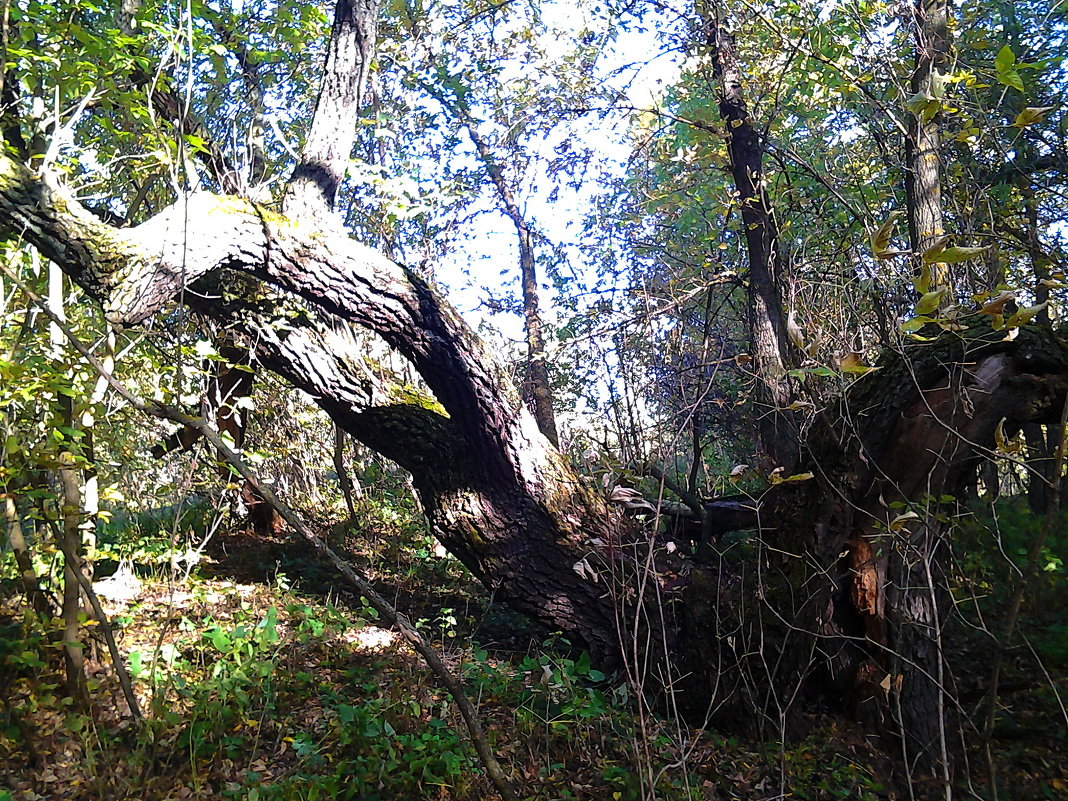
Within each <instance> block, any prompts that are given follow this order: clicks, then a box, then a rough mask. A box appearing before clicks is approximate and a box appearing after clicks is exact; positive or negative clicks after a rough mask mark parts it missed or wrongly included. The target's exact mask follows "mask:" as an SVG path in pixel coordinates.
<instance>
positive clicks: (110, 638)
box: [48, 518, 143, 720]
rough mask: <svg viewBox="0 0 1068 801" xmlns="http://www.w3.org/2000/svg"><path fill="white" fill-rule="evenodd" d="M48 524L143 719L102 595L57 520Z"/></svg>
mask: <svg viewBox="0 0 1068 801" xmlns="http://www.w3.org/2000/svg"><path fill="white" fill-rule="evenodd" d="M48 525H49V526H51V528H52V533H53V534H54V535H55V539H56V542H58V543H59V547H60V550H61V551H63V558H64V559H65V560H66V561H67V563H68V564H69V565H70V566H71V572H72V573H73V574H74V577H75V578H76V579H77V580H78V584H79V585H80V586H81V588H82V590H83V591H84V592H85V597H86V598H88V599H89V605H90V606H92V607H93V614H94V615H95V616H96V621H97V623H98V624H99V626H100V630H101V631H102V632H104V642H106V643H107V646H108V653H109V654H111V662H112V664H113V665H115V673H116V674H117V675H118V677H119V686H120V687H121V688H122V694H123V696H124V697H125V698H126V703H127V704H129V706H130V714H132V715H133V716H134V718H135V719H136V720H141V719H142V717H143V715H142V714H141V708H140V707H139V706H138V705H137V696H136V695H135V694H134V691H133V682H131V681H130V674H129V672H128V671H127V670H126V665H125V663H124V662H123V660H122V654H120V653H119V646H118V644H117V643H116V642H115V633H114V632H113V631H112V628H111V621H110V620H108V616H107V615H106V614H105V613H104V609H103V607H102V606H101V605H100V597H99V596H98V595H97V594H96V590H94V589H93V584H92V582H91V581H89V578H88V577H87V576H86V575H85V573H84V572H82V566H81V560H80V559H79V558H78V554H76V553H72V552H71V550H70V543H69V542H68V541H67V540H66V538H64V537H62V536H61V535H60V534H61V532H59V531H58V528H59V527H58V526H57V524H56V521H55V520H52V519H51V518H49V519H48Z"/></svg>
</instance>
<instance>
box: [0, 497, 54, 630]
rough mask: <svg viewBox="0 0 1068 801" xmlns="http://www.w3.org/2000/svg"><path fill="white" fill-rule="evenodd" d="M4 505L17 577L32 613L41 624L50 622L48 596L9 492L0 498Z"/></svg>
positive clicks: (50, 604) (50, 605)
mask: <svg viewBox="0 0 1068 801" xmlns="http://www.w3.org/2000/svg"><path fill="white" fill-rule="evenodd" d="M0 500H2V501H3V504H4V523H5V525H6V529H7V541H8V543H9V544H10V546H11V552H12V553H13V554H14V555H15V564H16V565H18V568H19V577H20V579H21V580H22V589H23V592H25V593H26V600H27V601H29V603H30V606H31V607H33V611H34V612H35V613H36V614H37V617H38V619H39V620H40V621H41V622H42V623H46V624H47V623H48V622H50V621H51V620H52V603H51V602H50V600H49V598H48V595H47V594H46V593H45V592H44V590H42V589H41V582H40V580H39V579H38V577H37V571H36V570H34V567H33V554H32V553H30V546H29V543H27V542H26V536H25V535H24V534H23V532H22V522H21V521H20V520H19V512H18V507H17V506H16V505H15V498H14V496H13V495H12V494H11V492H5V493H3V495H2V496H0Z"/></svg>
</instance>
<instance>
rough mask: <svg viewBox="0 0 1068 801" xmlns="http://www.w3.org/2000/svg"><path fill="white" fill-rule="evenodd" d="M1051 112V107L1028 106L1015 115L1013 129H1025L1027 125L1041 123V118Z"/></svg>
mask: <svg viewBox="0 0 1068 801" xmlns="http://www.w3.org/2000/svg"><path fill="white" fill-rule="evenodd" d="M1051 111H1053V106H1028V107H1027V108H1025V109H1024V110H1023V111H1021V112H1020V113H1019V114H1017V115H1016V122H1014V123H1013V127H1015V128H1026V127H1027V126H1028V125H1034V124H1035V123H1036V122H1041V121H1042V118H1043V117H1045V116H1046V114H1048V113H1049V112H1051Z"/></svg>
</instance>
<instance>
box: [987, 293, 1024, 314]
mask: <svg viewBox="0 0 1068 801" xmlns="http://www.w3.org/2000/svg"><path fill="white" fill-rule="evenodd" d="M1010 300H1016V293H1014V292H1012V291H1011V290H1008V289H1005V290H1002V291H1001V292H999V293H998V294H996V295H994V297H992V298H990V299H989V300H987V301H986V302H985V303H984V304H983V305H982V306H980V307H979V313H980V314H1003V313H1004V312H1005V304H1006V303H1008V302H1009V301H1010Z"/></svg>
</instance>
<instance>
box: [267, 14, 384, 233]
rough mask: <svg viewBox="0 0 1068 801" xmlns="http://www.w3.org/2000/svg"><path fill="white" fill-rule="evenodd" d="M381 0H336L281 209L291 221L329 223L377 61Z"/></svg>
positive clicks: (350, 155)
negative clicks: (308, 120)
mask: <svg viewBox="0 0 1068 801" xmlns="http://www.w3.org/2000/svg"><path fill="white" fill-rule="evenodd" d="M378 14H379V0H337V4H336V6H335V7H334V24H333V29H332V30H331V32H330V41H329V43H328V44H327V54H326V66H325V67H324V72H323V80H322V83H321V85H320V89H319V99H318V101H317V102H316V104H315V113H314V115H313V116H312V124H311V129H310V130H309V131H308V138H307V140H306V141H305V143H304V148H303V150H302V151H301V157H300V162H299V163H298V164H297V166H296V169H294V171H293V176H292V177H291V178H290V180H289V185H288V186H287V187H286V194H285V198H284V199H283V203H282V206H283V208H284V210H285V213H286V214H287V215H288V216H289V217H292V218H304V219H308V220H318V221H320V223H323V222H325V220H324V219H323V215H329V214H332V213H333V209H334V202H335V200H337V192H338V189H339V187H340V186H341V181H342V179H344V177H345V171H346V170H347V169H348V166H349V159H350V158H351V157H352V145H353V141H354V139H355V135H356V124H357V121H358V119H359V112H360V106H361V103H362V101H363V96H364V93H365V92H366V89H367V79H368V76H369V75H370V72H371V62H372V60H373V59H374V52H375V40H376V38H377V36H378Z"/></svg>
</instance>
